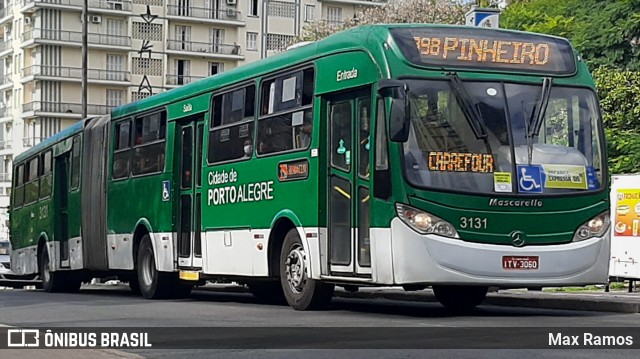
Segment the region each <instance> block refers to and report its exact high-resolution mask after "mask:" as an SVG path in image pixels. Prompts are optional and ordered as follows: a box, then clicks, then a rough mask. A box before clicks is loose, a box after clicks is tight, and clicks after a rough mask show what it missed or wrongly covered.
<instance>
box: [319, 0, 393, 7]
mask: <svg viewBox="0 0 640 359" xmlns="http://www.w3.org/2000/svg"><path fill="white" fill-rule="evenodd" d="M318 1H321V2H325V3H334V4H349V5H360V6H383V5H386V4H388V3H389V0H318Z"/></svg>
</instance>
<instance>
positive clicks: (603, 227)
mask: <svg viewBox="0 0 640 359" xmlns="http://www.w3.org/2000/svg"><path fill="white" fill-rule="evenodd" d="M610 222H611V221H610V219H609V211H606V212H602V213H600V214H599V215H597V216H595V217H593V218H591V219H590V220H588V221H587V222H585V223H583V224H582V225H581V226H580V228H578V230H577V231H576V233H575V234H574V235H573V239H572V240H571V241H572V242H580V241H584V240H585V239H589V238H593V237H602V236H603V235H604V234H605V233H606V232H607V230H608V229H609V223H610Z"/></svg>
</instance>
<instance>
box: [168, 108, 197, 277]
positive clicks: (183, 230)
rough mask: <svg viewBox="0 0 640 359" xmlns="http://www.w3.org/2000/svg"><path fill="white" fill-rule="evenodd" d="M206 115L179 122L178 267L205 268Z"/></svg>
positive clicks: (176, 180)
mask: <svg viewBox="0 0 640 359" xmlns="http://www.w3.org/2000/svg"><path fill="white" fill-rule="evenodd" d="M203 131H204V114H198V115H195V116H191V117H188V118H186V119H184V120H181V121H179V122H178V123H177V126H176V149H177V151H176V152H177V156H176V159H175V161H176V162H177V163H176V167H174V168H176V169H177V171H176V172H175V177H176V178H175V181H174V183H175V184H176V185H177V191H178V204H177V206H178V208H177V214H178V216H177V221H176V227H175V231H176V233H177V236H178V267H179V268H184V269H200V268H202V242H201V241H202V238H201V230H200V224H201V221H200V217H201V206H200V202H201V196H202V183H201V182H202V176H201V171H202V134H203Z"/></svg>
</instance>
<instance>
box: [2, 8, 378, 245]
mask: <svg viewBox="0 0 640 359" xmlns="http://www.w3.org/2000/svg"><path fill="white" fill-rule="evenodd" d="M386 2H387V0H277V1H274V0H88V18H87V27H88V37H87V49H88V56H87V57H88V70H87V83H88V96H87V97H88V99H87V103H88V106H87V112H88V114H89V115H103V114H106V113H108V112H109V111H110V109H111V108H113V107H116V106H119V105H121V104H124V103H127V102H131V101H136V100H139V99H142V98H145V97H147V96H149V95H150V94H156V93H159V92H162V91H165V90H168V89H171V88H174V87H177V86H180V85H184V84H187V83H190V82H193V81H195V80H198V79H201V78H204V77H207V76H211V75H214V74H217V73H219V72H223V71H226V70H229V69H232V68H235V67H237V66H240V65H242V64H245V63H248V62H252V61H256V60H259V59H261V58H264V57H267V56H270V55H272V54H274V53H276V52H279V51H282V50H283V49H284V47H285V46H286V45H287V44H288V43H289V42H290V40H291V39H292V38H294V37H295V36H297V35H299V34H300V33H301V30H302V28H303V26H304V25H305V24H307V23H310V22H313V21H326V22H328V23H330V24H340V23H342V22H343V21H345V20H348V19H349V18H351V17H353V16H354V14H355V13H357V12H359V11H362V10H363V9H364V8H365V7H369V6H381V5H384V4H385V3H386ZM82 8H83V0H0V240H1V239H2V238H3V237H6V226H5V222H6V221H5V219H3V217H4V216H3V214H4V213H6V208H7V207H8V205H9V196H10V186H11V173H12V170H11V166H12V160H13V158H14V157H15V156H16V155H18V154H20V153H21V152H23V151H24V150H26V149H27V148H29V147H31V146H33V145H35V144H37V143H38V142H40V141H41V140H42V139H44V138H47V137H49V136H51V135H53V134H55V133H56V132H58V131H60V130H61V129H64V128H66V127H67V126H69V125H71V124H72V123H74V122H75V121H77V120H79V119H80V118H81V116H82V98H81V89H82Z"/></svg>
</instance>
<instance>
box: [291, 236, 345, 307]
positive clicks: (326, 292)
mask: <svg viewBox="0 0 640 359" xmlns="http://www.w3.org/2000/svg"><path fill="white" fill-rule="evenodd" d="M306 263H307V253H306V252H305V250H304V247H303V246H302V241H301V240H300V236H299V235H298V231H297V230H296V229H295V228H293V229H291V230H289V232H287V235H286V236H285V237H284V243H283V244H282V252H281V253H280V282H281V284H282V289H283V292H284V296H285V298H286V299H287V302H288V303H289V305H290V306H291V307H292V308H293V309H295V310H307V309H320V308H322V307H324V306H326V305H327V304H329V302H330V301H331V297H332V296H333V289H334V285H333V284H327V283H322V282H320V281H317V280H314V279H311V278H309V276H308V269H307V265H306Z"/></svg>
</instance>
